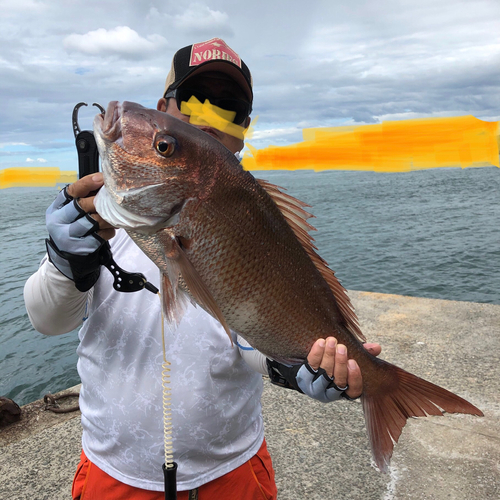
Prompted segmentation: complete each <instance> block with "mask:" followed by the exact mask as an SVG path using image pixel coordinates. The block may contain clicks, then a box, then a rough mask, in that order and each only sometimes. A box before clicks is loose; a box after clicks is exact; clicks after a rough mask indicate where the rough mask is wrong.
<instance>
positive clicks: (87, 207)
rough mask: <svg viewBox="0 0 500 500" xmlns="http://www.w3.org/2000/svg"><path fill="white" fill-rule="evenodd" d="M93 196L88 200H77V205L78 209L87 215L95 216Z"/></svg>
mask: <svg viewBox="0 0 500 500" xmlns="http://www.w3.org/2000/svg"><path fill="white" fill-rule="evenodd" d="M94 200H95V196H89V197H88V198H78V200H77V201H78V205H80V208H81V209H82V210H83V211H84V212H87V213H88V214H95V213H96V211H95V205H94Z"/></svg>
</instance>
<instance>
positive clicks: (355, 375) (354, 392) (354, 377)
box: [345, 359, 363, 399]
mask: <svg viewBox="0 0 500 500" xmlns="http://www.w3.org/2000/svg"><path fill="white" fill-rule="evenodd" d="M347 383H348V384H349V389H347V391H345V393H346V394H347V395H348V396H349V397H350V398H353V399H355V398H357V397H359V396H361V393H362V392H363V377H362V376H361V370H360V369H359V366H358V363H356V361H354V359H350V360H349V361H348V362H347Z"/></svg>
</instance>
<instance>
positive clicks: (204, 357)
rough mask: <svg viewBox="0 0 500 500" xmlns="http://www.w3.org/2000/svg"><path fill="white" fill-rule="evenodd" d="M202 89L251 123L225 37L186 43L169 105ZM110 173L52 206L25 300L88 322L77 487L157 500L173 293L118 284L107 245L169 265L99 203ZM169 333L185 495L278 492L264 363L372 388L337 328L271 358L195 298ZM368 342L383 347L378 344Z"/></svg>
mask: <svg viewBox="0 0 500 500" xmlns="http://www.w3.org/2000/svg"><path fill="white" fill-rule="evenodd" d="M193 95H194V96H195V97H197V98H198V99H199V100H201V101H204V99H205V98H206V99H208V100H209V101H210V103H211V104H212V105H214V106H217V107H218V108H221V109H223V110H227V111H231V112H233V113H234V122H235V123H236V124H237V125H240V126H241V127H247V126H248V125H249V122H250V118H249V115H250V112H251V104H252V101H253V92H252V80H251V75H250V71H249V70H248V68H247V66H246V65H245V63H244V62H243V61H241V59H240V58H239V56H238V55H237V54H236V53H235V52H234V51H233V50H232V49H231V48H230V47H228V46H227V45H226V44H225V42H224V41H223V40H220V39H217V38H215V39H212V40H209V41H207V42H202V43H198V44H194V45H191V46H188V47H184V48H183V49H181V50H179V51H178V52H177V53H176V54H175V56H174V60H173V62H172V68H171V71H170V73H169V74H168V76H167V81H166V87H165V92H164V94H163V97H162V98H161V99H160V100H159V101H158V105H157V108H158V110H160V111H163V112H166V113H169V114H171V115H172V116H174V117H176V118H178V119H180V120H183V121H185V122H189V121H190V117H189V116H187V115H185V114H183V113H182V112H181V109H182V102H184V101H187V100H188V99H189V98H190V97H191V96H193ZM197 126H198V128H200V129H201V130H203V131H205V132H206V133H208V134H210V135H212V136H213V137H214V138H215V139H217V140H218V141H220V142H221V143H222V144H223V145H224V146H226V147H227V148H228V149H229V150H230V151H231V152H233V153H235V154H236V153H238V152H239V151H241V149H242V148H243V140H242V139H241V138H238V137H235V136H234V135H230V134H227V133H225V132H222V131H221V130H218V129H216V128H214V127H212V126H210V125H209V124H201V125H197ZM102 185H103V181H102V175H101V174H95V175H93V176H87V177H85V178H83V179H80V180H79V181H77V182H75V183H74V184H72V185H70V186H68V187H67V188H66V189H65V190H64V191H63V192H61V193H60V194H59V196H58V197H57V198H56V200H55V202H54V203H53V204H52V205H51V207H49V209H48V210H47V228H48V231H49V235H50V241H49V243H48V246H47V249H48V258H46V259H44V261H43V262H42V265H41V267H40V269H39V270H38V271H37V273H35V274H34V275H33V276H32V277H31V278H30V279H29V280H28V282H27V284H26V287H25V302H26V307H27V310H28V314H29V316H30V320H31V322H32V324H33V326H34V327H35V328H36V329H37V330H39V331H40V332H42V333H45V334H48V335H57V334H61V333H65V332H68V331H71V330H73V329H74V328H76V327H77V326H79V325H80V324H81V322H82V320H83V321H84V323H83V327H82V329H81V330H80V332H79V338H80V345H79V347H78V350H77V352H78V355H79V360H78V371H79V374H80V377H81V380H82V389H81V394H80V408H81V411H82V427H83V436H82V449H83V451H82V457H81V462H80V464H79V466H78V470H77V474H76V476H75V480H74V484H73V498H75V499H77V498H82V499H85V500H86V499H89V498H99V499H112V500H114V499H122V498H123V499H125V498H126V499H135V498H137V499H147V500H153V499H155V500H156V499H161V498H163V497H164V496H163V493H162V491H163V487H164V481H163V473H162V464H163V457H164V454H163V445H164V442H163V439H164V436H163V414H162V384H161V371H162V361H163V353H162V338H161V321H162V318H161V304H160V300H159V299H158V297H157V296H155V295H154V294H151V293H149V292H148V291H147V290H141V291H140V292H135V293H132V294H126V293H120V292H117V291H115V290H114V289H113V287H112V282H113V277H112V276H111V274H110V273H108V272H107V271H102V272H100V267H99V263H98V260H97V261H96V259H95V256H96V255H97V253H98V252H99V249H100V247H101V246H102V245H103V243H104V242H105V241H108V240H109V241H110V244H111V249H112V252H113V255H114V258H115V261H116V262H117V263H119V265H120V266H121V267H123V268H125V269H127V270H128V271H137V272H141V273H143V274H145V275H146V276H147V278H148V280H149V281H150V282H152V283H153V284H155V285H156V286H158V282H159V273H158V269H157V268H156V266H155V265H154V264H153V263H152V262H151V261H150V260H149V258H148V257H146V256H145V255H144V254H143V253H142V251H141V250H140V249H139V248H138V247H137V246H136V245H135V243H134V242H133V241H132V240H131V239H130V238H129V237H128V236H127V234H126V233H125V232H124V231H123V230H118V231H115V229H114V228H112V227H111V226H110V225H109V224H107V223H106V222H105V221H104V220H103V219H102V218H101V217H100V216H99V215H98V214H96V211H95V207H94V197H93V193H95V191H96V190H98V189H99V188H100V187H101V186H102ZM165 337H166V344H167V345H166V359H167V360H169V361H170V362H171V364H172V366H171V384H170V389H171V392H172V395H171V412H172V424H173V455H174V459H175V461H176V462H177V463H178V467H179V468H178V472H177V488H178V491H179V493H178V498H180V499H188V498H200V499H202V500H203V499H221V500H223V499H225V498H228V499H229V498H231V499H236V498H237V499H242V500H246V499H248V500H250V499H257V498H259V499H262V498H276V494H277V492H276V485H275V482H274V471H273V468H272V464H271V459H270V456H269V453H268V452H267V448H266V442H265V439H264V430H263V423H262V414H261V407H260V396H261V393H262V376H261V373H267V371H268V369H269V373H270V375H271V377H272V379H273V380H278V379H279V380H280V383H282V384H283V385H285V386H289V387H292V388H295V389H298V390H301V391H302V392H305V393H306V394H308V395H309V396H311V397H314V398H316V399H320V400H322V401H325V402H326V401H333V400H336V399H338V398H339V396H340V395H345V396H347V397H349V398H355V397H358V396H359V395H360V394H361V392H362V379H361V373H360V370H359V367H358V366H357V364H356V362H355V361H353V360H348V357H347V352H346V348H345V346H340V345H337V343H336V341H335V339H334V338H329V339H326V340H323V339H319V340H318V341H317V342H316V344H315V345H314V346H313V348H312V349H311V352H310V354H309V356H308V364H304V365H302V366H301V367H297V368H292V369H290V368H287V367H284V366H282V365H279V364H277V363H274V362H272V361H270V360H266V359H265V357H264V356H263V355H262V354H260V353H258V352H257V351H254V350H252V349H251V347H250V346H249V345H248V344H246V343H245V342H244V340H243V339H241V338H240V337H238V336H237V334H236V333H233V340H234V341H235V343H237V344H238V346H239V347H240V348H239V349H233V348H231V346H230V345H229V342H228V341H227V336H226V333H225V331H224V329H223V328H222V326H221V325H220V324H219V323H218V322H217V321H216V320H215V319H213V318H212V317H211V316H209V315H208V314H207V313H206V312H205V311H204V310H202V309H201V308H195V307H194V306H189V307H188V309H187V311H186V313H185V315H184V317H183V318H182V320H181V321H180V323H179V325H178V327H177V328H176V330H175V332H167V333H166V335H165ZM367 347H368V348H370V349H371V350H372V352H374V353H375V354H378V353H379V352H380V348H379V346H378V345H372V346H367ZM259 372H260V373H259ZM333 380H334V381H335V382H333Z"/></svg>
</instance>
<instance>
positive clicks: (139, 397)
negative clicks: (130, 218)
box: [24, 230, 264, 491]
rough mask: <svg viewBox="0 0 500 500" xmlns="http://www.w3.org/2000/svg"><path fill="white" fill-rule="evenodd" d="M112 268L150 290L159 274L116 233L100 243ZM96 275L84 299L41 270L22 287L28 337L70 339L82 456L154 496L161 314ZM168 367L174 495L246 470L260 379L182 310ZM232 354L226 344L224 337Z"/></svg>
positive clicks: (255, 441) (256, 435)
mask: <svg viewBox="0 0 500 500" xmlns="http://www.w3.org/2000/svg"><path fill="white" fill-rule="evenodd" d="M110 243H111V248H112V252H113V256H114V258H115V261H116V262H117V264H118V265H119V266H120V267H122V268H124V269H126V270H127V271H131V272H141V273H143V274H145V275H146V277H147V279H148V281H150V282H152V283H153V284H154V285H155V286H157V287H159V271H158V268H157V267H156V266H155V264H154V263H153V262H152V261H151V260H150V259H149V258H148V257H146V256H145V255H144V253H143V252H142V251H141V250H140V249H139V248H138V247H137V246H136V245H135V243H134V242H133V241H132V240H131V239H130V238H129V237H128V236H127V234H126V233H125V232H124V231H123V230H119V231H117V235H116V236H115V237H114V238H113V239H112V240H111V241H110ZM112 283H113V279H112V276H111V274H110V273H109V272H108V271H107V270H106V269H104V268H102V270H101V275H100V277H99V280H98V281H97V283H96V284H95V286H94V287H93V289H92V290H91V291H90V292H87V293H81V292H79V291H78V290H77V289H76V288H75V286H74V283H73V282H72V281H70V280H68V279H67V278H66V277H64V276H63V275H62V274H61V273H59V271H57V270H56V269H55V268H54V266H53V265H52V264H51V263H49V262H48V261H45V262H43V263H42V265H41V267H40V268H39V270H38V271H37V273H35V274H34V275H33V276H31V277H30V279H29V280H28V281H27V283H26V286H25V292H24V294H25V303H26V308H27V310H28V315H29V318H30V320H31V322H32V324H33V326H34V328H35V329H37V330H38V331H40V332H42V333H44V334H48V335H56V334H61V333H65V332H68V331H71V330H73V329H74V328H76V327H77V326H78V325H79V324H80V323H81V322H82V320H84V323H83V327H82V328H81V330H80V332H79V339H80V345H79V347H78V349H77V352H78V356H79V359H78V373H79V375H80V378H81V381H82V389H81V393H80V408H81V412H82V427H83V437H82V446H83V450H84V451H85V454H86V455H87V456H88V458H89V459H90V460H91V461H92V462H94V463H95V464H96V465H97V466H98V467H99V468H101V469H102V470H104V471H105V472H107V473H108V474H109V475H111V476H112V477H114V478H116V479H118V480H119V481H122V482H124V483H126V484H129V485H132V486H136V487H138V488H144V489H150V490H157V491H161V490H163V488H164V481H163V472H162V464H163V462H164V451H163V450H164V447H163V413H162V384H161V372H162V362H163V350H162V339H161V304H160V299H159V297H158V296H157V295H154V294H152V293H151V292H149V291H147V290H141V291H139V292H134V293H122V292H116V291H115V290H114V289H113V287H112ZM165 340H166V359H167V360H168V361H170V363H171V367H170V368H171V372H170V375H171V383H170V389H171V392H172V396H171V397H172V399H171V411H172V425H173V446H174V452H173V453H174V460H175V461H176V462H177V463H178V471H177V485H178V489H179V490H187V489H192V488H196V487H198V486H200V485H202V484H204V483H206V482H209V481H211V480H213V479H216V478H217V477H220V476H222V475H224V474H226V473H227V472H229V471H231V470H233V469H235V468H236V467H238V466H240V465H241V464H243V463H244V462H246V461H247V460H249V459H250V458H251V457H252V456H253V455H254V454H255V453H256V452H257V450H258V449H259V447H260V446H261V444H262V441H263V438H264V433H263V422H262V414H261V406H260V396H261V393H262V377H261V375H260V374H259V373H257V372H255V371H254V370H252V369H251V368H250V367H249V366H248V365H247V364H246V363H245V362H244V360H243V359H242V357H241V355H240V351H239V350H238V349H237V348H236V347H231V345H230V342H229V339H228V338H227V335H226V333H225V331H224V329H223V328H222V326H221V325H220V324H219V323H218V322H217V321H216V320H215V319H213V318H212V317H211V316H210V315H208V314H207V313H206V312H205V311H204V310H203V309H201V308H196V307H194V306H191V305H190V306H189V307H188V309H187V311H186V313H185V315H184V317H183V318H182V320H181V322H180V323H179V325H178V326H177V327H176V328H169V327H168V326H167V325H166V328H165ZM233 341H234V342H235V344H236V335H235V334H233Z"/></svg>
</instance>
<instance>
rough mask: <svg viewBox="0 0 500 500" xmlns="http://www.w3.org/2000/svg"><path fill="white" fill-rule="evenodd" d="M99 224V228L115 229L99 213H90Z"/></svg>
mask: <svg viewBox="0 0 500 500" xmlns="http://www.w3.org/2000/svg"><path fill="white" fill-rule="evenodd" d="M89 216H90V217H92V219H94V220H95V221H96V222H97V223H98V224H99V229H115V228H114V227H113V226H112V225H111V224H110V223H109V222H107V221H105V220H104V219H103V218H102V217H101V216H100V215H99V214H96V213H93V214H89Z"/></svg>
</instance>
